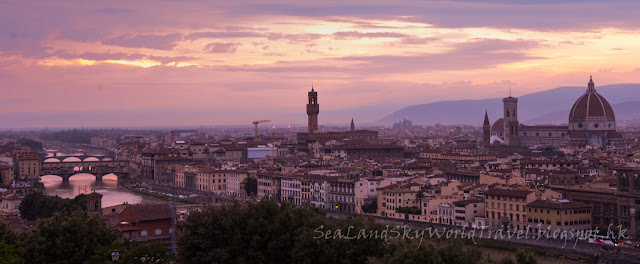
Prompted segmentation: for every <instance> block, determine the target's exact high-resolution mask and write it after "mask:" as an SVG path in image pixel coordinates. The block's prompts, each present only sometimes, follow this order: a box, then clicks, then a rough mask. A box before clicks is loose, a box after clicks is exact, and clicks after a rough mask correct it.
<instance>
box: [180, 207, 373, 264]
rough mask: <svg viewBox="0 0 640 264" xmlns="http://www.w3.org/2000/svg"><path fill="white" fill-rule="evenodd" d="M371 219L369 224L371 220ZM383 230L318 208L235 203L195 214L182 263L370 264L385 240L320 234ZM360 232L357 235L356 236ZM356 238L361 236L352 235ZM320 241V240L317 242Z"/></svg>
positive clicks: (187, 230) (188, 224)
mask: <svg viewBox="0 0 640 264" xmlns="http://www.w3.org/2000/svg"><path fill="white" fill-rule="evenodd" d="M367 219H368V218H367ZM321 226H322V227H323V230H336V229H338V228H342V229H344V230H343V232H345V233H344V234H346V231H347V228H348V227H349V226H354V230H360V229H361V228H366V229H368V230H381V229H382V226H381V225H379V224H376V223H373V222H372V220H370V219H369V220H365V218H361V216H360V217H351V218H347V219H331V218H326V216H325V214H324V213H323V212H321V211H319V210H318V209H316V208H293V207H292V206H291V205H290V204H288V203H286V202H285V203H282V204H278V203H276V202H274V201H271V200H268V201H266V200H265V201H260V202H257V203H247V204H240V203H230V204H223V205H220V206H207V207H205V208H203V209H202V210H201V211H194V212H192V213H191V214H190V215H189V218H188V219H187V221H186V222H185V224H184V229H183V230H184V231H183V232H182V234H181V236H180V238H179V243H178V246H179V248H180V250H179V252H178V253H179V256H178V260H179V261H180V262H182V263H364V262H365V261H366V260H367V259H368V258H369V257H375V256H381V255H382V254H383V252H384V245H385V243H384V240H380V239H356V240H347V239H324V237H323V238H319V237H318V233H317V232H316V230H317V229H318V228H320V227H321ZM354 232H355V231H354ZM352 235H356V234H352ZM314 237H318V238H317V239H314Z"/></svg>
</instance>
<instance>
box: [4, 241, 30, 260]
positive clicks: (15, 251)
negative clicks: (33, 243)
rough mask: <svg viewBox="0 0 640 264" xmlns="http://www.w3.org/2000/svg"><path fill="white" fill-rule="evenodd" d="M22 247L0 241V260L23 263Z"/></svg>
mask: <svg viewBox="0 0 640 264" xmlns="http://www.w3.org/2000/svg"><path fill="white" fill-rule="evenodd" d="M23 255H24V249H22V248H18V247H16V246H14V245H10V244H7V243H5V242H4V241H0V262H1V263H5V264H23V263H24V259H23V258H22V256H23Z"/></svg>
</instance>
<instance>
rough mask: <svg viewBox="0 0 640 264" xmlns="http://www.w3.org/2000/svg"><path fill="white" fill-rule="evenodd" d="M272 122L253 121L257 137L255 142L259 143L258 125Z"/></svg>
mask: <svg viewBox="0 0 640 264" xmlns="http://www.w3.org/2000/svg"><path fill="white" fill-rule="evenodd" d="M267 122H271V120H258V121H253V125H254V126H255V127H256V137H255V138H254V139H253V140H254V141H258V124H261V123H267Z"/></svg>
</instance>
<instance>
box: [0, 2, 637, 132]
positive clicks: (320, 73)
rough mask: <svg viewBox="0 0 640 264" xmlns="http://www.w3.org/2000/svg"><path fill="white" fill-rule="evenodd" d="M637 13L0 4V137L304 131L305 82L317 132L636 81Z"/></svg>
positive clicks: (561, 5) (537, 8) (455, 6)
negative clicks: (33, 131)
mask: <svg viewBox="0 0 640 264" xmlns="http://www.w3.org/2000/svg"><path fill="white" fill-rule="evenodd" d="M54 2H55V3H54ZM639 10H640V2H638V1H616V0H613V1H595V0H586V1H585V0H580V1H578V0H571V1H552V0H543V1H524V0H496V1H489V0H487V1H472V0H467V1H465V0H460V1H409V0H394V1H378V0H369V1H278V0H274V1H256V0H247V1H245V0H234V1H204V0H202V1H199V0H194V1H0V25H1V26H0V89H1V91H2V96H1V97H0V113H1V114H0V128H9V127H43V126H45V125H47V126H80V125H89V126H130V125H225V124H249V123H250V121H252V120H257V119H272V120H274V122H275V123H278V124H287V123H304V122H305V120H306V115H305V112H304V111H305V108H304V104H305V103H306V92H307V91H308V90H309V89H310V88H311V83H312V82H313V84H314V87H315V88H316V90H317V91H319V97H320V98H319V101H320V105H321V106H320V107H321V114H320V122H321V123H322V122H341V120H338V119H341V117H339V116H338V115H329V114H325V117H326V118H325V119H324V120H323V111H326V112H325V113H331V112H333V113H341V114H345V115H348V117H345V118H343V119H345V120H347V121H345V123H346V122H348V121H349V120H350V117H351V116H355V117H356V118H357V119H358V120H362V122H368V121H373V120H376V119H378V118H380V117H381V116H380V114H381V113H385V114H386V113H389V112H391V111H393V110H397V109H398V108H401V107H404V106H408V105H411V104H418V103H428V102H433V101H439V100H454V99H482V98H490V97H500V96H504V95H505V94H507V93H508V90H509V88H511V89H512V90H513V94H514V95H516V96H518V95H523V94H528V93H532V92H536V91H542V90H547V89H552V88H555V87H558V86H585V85H586V83H587V82H588V78H589V75H590V74H593V75H594V80H596V83H597V85H604V84H614V83H638V82H640V66H639V65H638V61H640V48H639V47H640V45H639V44H640V31H639V29H640V11H639ZM363 109H364V110H363ZM350 113H351V114H350ZM93 117H96V118H93ZM109 117H111V118H109Z"/></svg>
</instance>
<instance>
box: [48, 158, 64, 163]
mask: <svg viewBox="0 0 640 264" xmlns="http://www.w3.org/2000/svg"><path fill="white" fill-rule="evenodd" d="M44 162H60V160H59V159H56V158H48V159H46V160H44Z"/></svg>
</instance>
